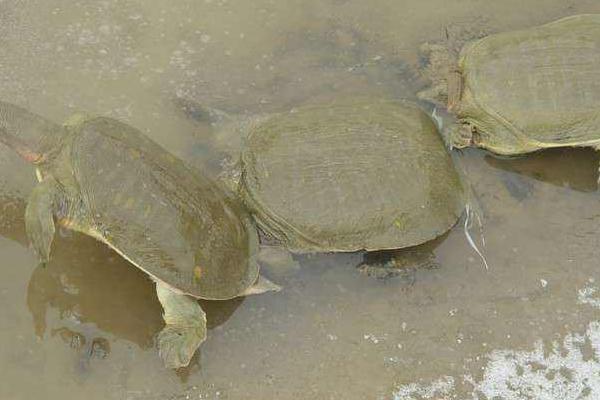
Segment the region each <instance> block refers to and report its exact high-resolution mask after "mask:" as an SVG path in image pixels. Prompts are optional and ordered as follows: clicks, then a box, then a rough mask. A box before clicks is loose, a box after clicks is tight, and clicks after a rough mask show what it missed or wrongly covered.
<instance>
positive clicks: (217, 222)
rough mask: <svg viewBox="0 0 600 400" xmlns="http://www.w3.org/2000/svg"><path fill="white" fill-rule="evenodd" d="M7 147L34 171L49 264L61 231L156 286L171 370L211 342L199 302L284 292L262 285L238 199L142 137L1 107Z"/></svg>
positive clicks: (39, 241)
mask: <svg viewBox="0 0 600 400" xmlns="http://www.w3.org/2000/svg"><path fill="white" fill-rule="evenodd" d="M0 142H2V143H4V144H6V145H8V146H9V147H11V148H12V149H14V150H15V151H17V153H18V154H19V155H21V156H22V157H23V158H24V159H25V160H27V161H29V162H31V163H33V164H34V165H35V167H36V172H37V176H38V180H39V184H38V185H37V186H36V187H35V188H34V189H33V191H32V193H31V195H30V198H29V200H28V204H27V207H26V212H25V225H26V230H27V235H28V237H29V239H30V241H31V243H32V245H33V248H34V250H35V251H36V253H37V255H38V256H39V258H40V260H41V261H42V262H47V261H48V259H49V256H50V248H51V243H52V239H53V236H54V231H55V220H56V222H57V223H58V224H60V225H61V226H64V227H68V228H70V229H73V230H76V231H80V232H83V233H85V234H87V235H90V236H93V237H94V238H96V239H98V240H100V241H102V242H104V243H106V244H107V245H108V246H110V247H111V248H113V249H114V250H115V251H116V252H117V253H119V254H120V255H122V256H123V257H124V258H126V259H127V260H129V261H130V262H131V263H132V264H134V265H135V266H137V267H138V268H140V269H142V270H143V271H144V272H146V273H147V274H149V275H150V276H151V277H152V278H153V279H154V280H155V282H156V291H157V294H158V299H159V301H160V303H161V305H162V306H163V309H164V314H163V318H164V320H165V323H166V326H165V328H164V329H163V330H162V331H161V332H160V334H159V335H158V347H159V353H160V356H161V358H162V359H163V361H164V363H165V365H166V366H167V367H170V368H176V367H181V366H185V365H187V364H188V363H189V362H190V359H191V357H192V355H193V354H194V352H195V350H196V349H197V348H198V346H199V345H200V343H202V341H204V339H205V336H206V317H205V314H204V312H203V311H202V309H201V308H200V306H199V304H198V302H197V301H196V299H195V298H202V299H209V300H225V299H231V298H234V297H238V296H244V295H247V294H252V293H262V292H264V291H267V290H276V289H278V287H277V286H276V285H274V284H272V283H271V282H269V281H268V280H266V279H264V278H259V267H258V264H257V261H256V254H257V247H258V238H257V233H256V230H255V226H254V224H253V221H252V219H251V217H250V215H249V214H248V213H247V212H246V211H245V209H244V208H243V207H242V206H241V204H240V202H239V201H236V199H235V197H234V196H232V195H230V194H229V193H228V192H226V191H224V190H223V189H222V188H220V187H219V186H217V185H216V184H215V183H214V182H213V181H212V180H211V179H209V178H207V177H206V176H204V175H202V174H200V173H198V172H196V171H192V170H191V169H189V168H187V167H186V165H185V164H184V163H183V162H182V161H180V160H178V159H177V158H175V157H174V156H172V155H171V154H170V153H168V152H167V151H166V150H165V149H163V148H162V147H160V146H159V145H158V144H156V143H155V142H153V141H152V140H150V139H149V138H147V137H146V136H144V135H143V134H142V133H141V132H139V131H138V130H136V129H135V128H132V127H131V126H128V125H126V124H124V123H121V122H119V121H116V120H113V119H110V118H104V117H96V118H93V117H89V118H74V119H72V120H71V122H70V123H69V124H66V125H64V126H60V125H57V124H54V123H52V122H50V121H48V120H46V119H44V118H42V117H40V116H38V115H35V114H33V113H31V112H28V111H27V110H25V109H23V108H20V107H17V106H15V105H12V104H8V103H4V102H2V103H0Z"/></svg>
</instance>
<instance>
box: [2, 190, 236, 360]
mask: <svg viewBox="0 0 600 400" xmlns="http://www.w3.org/2000/svg"><path fill="white" fill-rule="evenodd" d="M0 210H2V216H3V218H2V224H1V225H0V235H2V236H4V237H7V238H9V239H11V240H14V241H16V242H19V243H21V244H22V245H23V246H28V240H27V237H26V234H25V229H24V223H23V215H24V212H25V201H24V200H23V199H21V198H14V197H11V196H8V197H3V198H0ZM242 301H243V299H234V300H230V301H221V302H217V301H201V306H202V308H203V309H204V310H205V312H206V314H207V325H208V328H209V329H212V328H215V327H216V326H218V325H220V324H223V323H224V322H225V321H227V319H228V318H229V317H230V316H231V315H232V314H233V312H234V311H235V309H236V308H237V307H238V306H239V305H240V304H241V303H242ZM27 306H28V308H29V311H30V313H31V315H32V317H33V325H34V329H35V333H36V335H37V336H38V337H40V338H44V337H45V336H46V334H47V333H49V334H50V335H51V336H58V337H60V338H62V339H63V340H64V341H65V343H66V344H67V345H68V346H69V347H72V348H74V349H75V350H77V351H78V352H80V353H81V359H80V360H79V363H80V364H82V365H81V366H82V367H85V364H86V363H89V359H90V358H106V357H107V356H108V354H109V353H110V343H109V342H108V340H107V339H106V338H107V337H109V338H116V339H124V340H127V341H129V342H132V343H135V344H136V345H138V346H139V347H140V348H143V349H147V348H152V347H153V346H154V336H155V335H156V333H157V332H159V331H160V329H162V326H163V320H162V317H161V315H162V308H161V306H160V303H159V302H158V299H157V298H156V292H155V289H154V283H153V282H152V281H151V280H150V279H149V278H148V276H147V275H146V274H145V273H144V272H142V271H140V270H139V269H137V268H135V267H134V266H132V265H131V264H129V263H128V262H127V261H125V260H124V259H122V258H121V257H119V256H118V255H117V254H116V253H115V252H113V251H112V250H111V249H110V248H108V247H107V246H106V245H104V244H102V243H99V242H97V241H96V240H94V239H92V238H90V237H87V236H85V235H81V234H77V233H73V232H71V231H65V230H58V233H57V235H56V237H55V240H54V244H53V249H52V256H51V260H50V262H49V263H48V265H46V266H45V267H44V266H38V267H37V268H35V270H34V271H33V273H32V275H31V278H30V280H29V284H28V287H27ZM49 310H54V311H56V313H49ZM55 314H57V315H58V319H53V317H52V315H55ZM99 355H101V357H99ZM84 369H85V368H84Z"/></svg>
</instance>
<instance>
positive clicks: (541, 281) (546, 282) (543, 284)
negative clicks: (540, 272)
mask: <svg viewBox="0 0 600 400" xmlns="http://www.w3.org/2000/svg"><path fill="white" fill-rule="evenodd" d="M540 285H542V287H543V288H545V287H546V286H548V281H547V280H545V279H540Z"/></svg>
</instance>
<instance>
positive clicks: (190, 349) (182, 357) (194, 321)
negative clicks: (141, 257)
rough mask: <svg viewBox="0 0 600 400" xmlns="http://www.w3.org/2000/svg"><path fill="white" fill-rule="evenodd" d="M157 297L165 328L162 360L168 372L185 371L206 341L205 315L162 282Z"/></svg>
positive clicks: (161, 337)
mask: <svg viewBox="0 0 600 400" xmlns="http://www.w3.org/2000/svg"><path fill="white" fill-rule="evenodd" d="M156 294H157V295H158V300H159V301H160V304H161V305H162V307H163V309H164V313H163V319H164V320H165V324H166V326H165V327H164V328H163V330H162V331H161V332H160V333H159V334H158V352H159V355H160V358H162V360H163V362H164V364H165V367H167V368H180V367H185V366H187V365H188V364H189V363H190V360H191V359H192V356H193V355H194V353H195V352H196V349H197V348H198V347H199V346H200V344H201V343H202V342H203V341H204V339H206V314H204V311H202V308H201V307H200V305H199V304H198V301H196V299H194V298H192V297H189V296H186V295H184V294H182V293H177V292H175V291H173V290H172V289H171V288H170V287H169V286H168V285H167V284H165V283H163V282H160V281H157V282H156Z"/></svg>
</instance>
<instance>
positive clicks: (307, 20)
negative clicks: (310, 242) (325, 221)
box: [0, 0, 600, 400]
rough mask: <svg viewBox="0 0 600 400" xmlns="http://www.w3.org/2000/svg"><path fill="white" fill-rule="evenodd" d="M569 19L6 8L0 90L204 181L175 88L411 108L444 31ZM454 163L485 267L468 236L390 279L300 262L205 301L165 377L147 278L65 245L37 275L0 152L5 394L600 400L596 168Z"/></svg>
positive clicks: (209, 97)
mask: <svg viewBox="0 0 600 400" xmlns="http://www.w3.org/2000/svg"><path fill="white" fill-rule="evenodd" d="M582 12H596V13H598V12H600V4H599V3H598V2H597V1H596V0H578V1H575V0H572V1H565V0H519V1H517V0H504V1H488V0H471V1H452V2H450V1H447V0H406V1H392V0H377V1H369V2H365V1H358V0H347V1H344V0H329V1H323V0H319V1H313V0H303V1H293V0H288V1H274V0H252V1H235V0H229V1H227V0H204V1H197V0H194V1H192V0H189V1H179V2H171V1H166V0H162V1H161V0H144V1H141V0H138V1H133V0H131V1H108V0H107V1H77V2H73V1H66V0H63V1H59V0H45V1H28V2H22V1H17V0H0V93H1V94H0V97H1V98H2V99H3V100H7V101H11V102H14V103H18V104H20V105H23V106H26V107H28V108H29V109H31V110H33V111H36V112H39V113H41V114H43V115H46V116H47V117H50V118H52V119H54V120H56V121H61V120H63V119H64V118H65V117H66V116H68V115H69V114H70V113H71V112H73V111H77V110H85V111H88V112H91V113H98V114H103V115H110V116H114V117H117V118H119V119H122V120H124V121H126V122H129V123H130V124H132V125H134V126H136V127H138V128H140V129H142V130H144V131H145V132H146V133H147V134H148V135H150V136H151V137H152V138H154V139H155V140H156V141H158V142H160V143H161V144H163V145H164V146H165V147H167V148H168V149H170V150H171V151H173V152H174V153H176V154H177V155H179V156H181V157H184V158H186V159H187V160H188V161H189V162H191V163H193V164H194V165H196V166H198V167H201V166H203V165H207V164H205V162H208V161H211V154H210V153H199V152H197V153H193V152H190V151H189V149H190V148H194V149H201V148H203V144H205V143H206V141H207V139H206V138H207V137H210V134H211V131H210V129H209V128H208V127H207V126H205V125H202V124H199V123H198V122H195V121H193V120H192V119H190V118H188V116H186V115H185V113H183V112H181V110H180V109H178V108H177V107H176V106H174V103H173V99H174V98H175V97H176V96H185V97H186V98H188V99H190V100H194V101H198V102H200V103H204V104H208V105H211V106H214V107H219V108H222V109H224V110H227V111H229V112H234V113H249V114H254V113H259V112H268V111H281V110H287V109H289V108H290V107H293V106H296V105H299V104H302V103H304V102H307V101H313V100H315V99H319V98H326V97H331V96H337V95H340V94H345V93H356V92H371V93H379V94H382V95H388V96H393V97H396V98H414V93H415V91H416V90H417V89H418V88H419V87H420V86H421V85H422V84H423V83H422V82H420V81H419V80H418V79H417V77H416V76H415V74H414V73H413V72H412V71H414V68H415V67H416V66H417V65H418V63H419V56H418V46H419V44H420V43H422V42H424V41H427V40H439V39H441V38H442V37H443V34H444V27H446V26H448V25H449V24H455V23H458V24H467V23H470V22H473V21H476V24H477V27H478V29H483V30H486V31H490V32H494V31H501V30H508V29H514V28H521V27H528V26H532V25H535V24H539V23H543V22H547V21H551V20H554V19H557V18H559V17H562V16H566V15H571V14H575V13H582ZM462 159H463V161H464V165H465V167H466V169H467V175H468V177H469V179H470V180H471V182H472V184H473V187H474V190H475V192H476V195H477V197H478V198H479V202H480V205H481V208H482V210H483V213H484V217H485V237H486V241H487V247H486V249H485V252H486V257H487V259H488V262H489V264H490V267H491V268H490V270H489V271H485V270H484V269H483V267H482V265H481V263H480V262H479V260H478V259H477V258H476V255H475V254H474V253H473V252H472V251H471V250H470V249H469V247H468V245H467V242H466V240H465V238H464V236H463V234H462V230H461V229H460V227H457V228H455V229H454V230H453V231H451V232H450V233H449V234H448V235H447V236H446V237H445V238H443V240H440V241H438V242H436V243H435V244H434V245H431V246H430V247H432V248H433V250H432V251H433V253H434V255H435V259H436V264H437V267H435V268H429V269H421V270H418V271H414V272H413V273H408V274H407V276H404V277H400V278H397V279H392V280H387V281H377V280H374V279H370V278H367V277H365V276H363V275H361V274H360V273H358V272H357V270H356V268H355V266H356V265H358V264H359V263H360V262H361V260H362V256H361V255H358V254H350V255H320V256H304V257H298V261H299V263H300V268H298V269H292V270H286V271H276V270H269V271H267V273H268V274H269V276H270V277H271V278H272V279H273V280H276V281H277V282H278V283H280V284H282V285H283V286H284V288H285V290H284V291H282V292H280V293H277V294H268V295H263V296H255V297H250V298H247V299H243V300H236V301H230V302H207V303H203V307H205V309H206V310H207V315H208V322H209V326H210V327H211V329H210V330H209V335H208V339H207V341H206V342H205V343H204V344H203V346H202V347H201V350H200V352H199V355H198V356H197V357H196V358H195V359H194V360H193V362H192V365H191V366H190V367H189V368H187V369H185V370H183V371H179V372H177V373H176V372H173V371H168V370H165V369H164V368H163V367H162V365H161V362H160V360H159V358H158V355H157V352H156V350H155V348H154V345H153V337H154V335H155V334H156V333H157V332H158V331H159V330H160V329H161V326H162V320H161V316H160V313H161V308H160V305H159V303H158V301H157V299H156V296H155V293H154V289H153V285H152V284H151V282H150V281H149V279H148V278H147V277H146V276H145V275H144V274H143V273H141V272H139V271H138V270H137V269H135V268H134V267H132V266H131V265H129V264H127V263H126V262H125V261H123V260H121V259H120V258H119V257H118V256H117V255H116V254H115V253H113V252H112V251H110V250H109V249H107V248H106V246H104V245H102V244H100V243H98V242H96V241H94V240H93V239H90V238H87V237H83V236H80V235H76V234H72V233H69V232H62V234H61V235H60V237H59V238H58V240H57V241H56V242H55V247H54V256H53V261H52V262H51V263H50V264H49V265H48V266H47V267H46V268H40V267H36V264H37V263H36V261H35V259H34V257H33V253H32V252H31V251H30V250H29V249H28V246H27V243H26V238H25V234H24V227H23V211H24V198H25V196H26V195H27V193H28V192H29V190H30V189H31V187H32V186H33V182H34V175H33V171H32V169H31V168H30V167H29V166H27V165H25V164H23V163H21V162H20V161H19V160H17V159H16V157H14V156H12V155H11V154H10V153H8V152H7V151H5V150H3V149H1V150H0V171H1V173H0V182H1V185H2V186H1V187H2V191H1V193H0V209H1V210H2V213H1V218H0V234H1V235H2V237H1V238H0V249H1V250H0V251H1V253H0V254H1V255H2V262H1V265H2V267H1V270H2V272H1V279H0V304H2V307H0V399H2V400H4V399H35V398H44V399H74V398H86V399H90V400H92V399H132V400H138V399H188V398H189V399H248V398H264V399H271V398H273V399H412V398H415V399H416V398H459V399H462V398H481V399H485V398H487V399H491V398H494V396H498V397H496V398H502V399H504V398H506V399H520V398H543V399H553V398H564V399H575V398H596V397H598V396H600V377H599V375H600V360H599V359H598V358H597V356H598V354H599V352H600V323H599V322H597V320H598V318H599V308H600V299H597V298H596V297H594V295H595V294H596V292H597V291H598V290H599V289H598V288H597V286H596V285H597V284H598V282H599V279H600V273H599V271H598V259H599V256H600V246H599V242H600V241H599V239H598V231H599V228H598V226H599V225H600V194H599V193H598V191H597V189H596V168H597V163H598V157H597V156H596V155H595V154H594V153H593V152H590V151H585V150H573V149H570V150H559V151H548V152H543V153H540V154H536V155H533V156H530V157H526V158H519V159H500V158H495V157H493V156H491V155H489V154H487V153H485V152H482V151H477V150H471V151H466V152H464V153H463V154H462ZM211 172H216V171H212V170H211ZM419 396H420V397H419ZM527 396H529V397H527ZM577 396H581V397H577ZM586 396H587V397H586Z"/></svg>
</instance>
